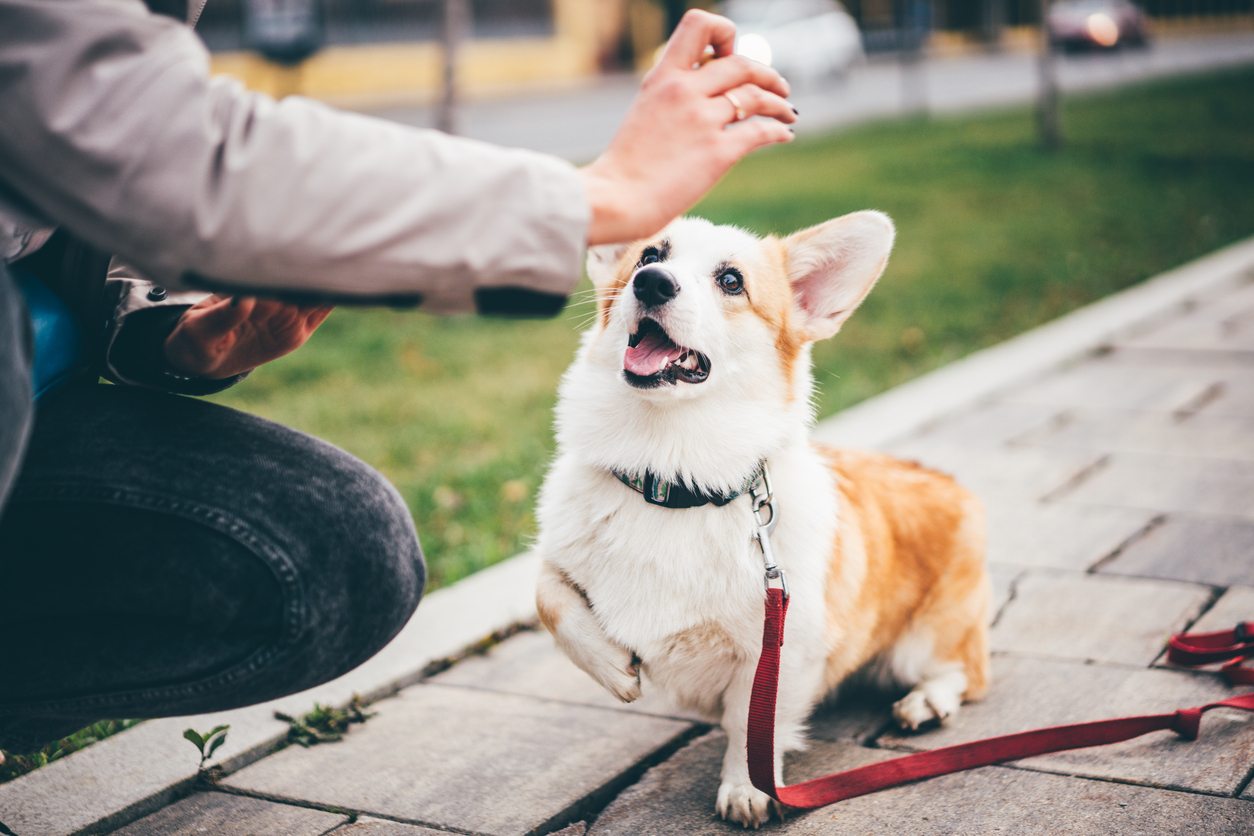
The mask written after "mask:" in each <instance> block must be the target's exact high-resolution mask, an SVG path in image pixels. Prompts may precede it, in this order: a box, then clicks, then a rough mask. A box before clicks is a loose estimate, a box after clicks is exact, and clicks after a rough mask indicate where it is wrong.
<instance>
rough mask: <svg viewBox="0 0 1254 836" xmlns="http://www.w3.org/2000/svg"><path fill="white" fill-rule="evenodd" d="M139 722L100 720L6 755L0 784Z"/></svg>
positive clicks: (0, 770)
mask: <svg viewBox="0 0 1254 836" xmlns="http://www.w3.org/2000/svg"><path fill="white" fill-rule="evenodd" d="M140 722H142V721H141V720H102V721H100V722H99V723H93V724H92V725H90V726H88V727H87V728H85V729H82V730H81V731H76V732H74V734H72V735H70V736H69V737H67V738H64V739H62V740H58V741H57V742H56V743H49V744H48V745H47V746H45V747H43V748H42V749H39V750H37V751H35V752H29V753H27V754H23V755H7V756H6V757H5V761H4V763H2V764H0V784H3V783H4V782H6V781H12V780H13V779H14V778H17V777H20V776H22V775H25V774H26V773H27V772H33V771H34V770H36V769H39V768H40V767H44V766H47V765H48V764H50V763H52V762H53V761H59V760H61V758H64V757H65V756H66V755H71V754H73V753H74V752H77V751H78V750H79V749H85V748H87V747H88V746H90V745H91V744H93V743H95V742H96V741H98V740H103V739H105V738H106V737H110V736H112V735H115V734H117V733H118V732H120V731H123V730H124V729H129V728H130V727H131V726H134V725H136V724H138V723H140Z"/></svg>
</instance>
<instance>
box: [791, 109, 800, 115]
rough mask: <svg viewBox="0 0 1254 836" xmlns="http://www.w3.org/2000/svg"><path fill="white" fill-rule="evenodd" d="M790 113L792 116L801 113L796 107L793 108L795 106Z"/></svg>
mask: <svg viewBox="0 0 1254 836" xmlns="http://www.w3.org/2000/svg"><path fill="white" fill-rule="evenodd" d="M792 113H793V116H800V115H801V114H800V113H799V112H798V111H797V108H795V107H794V108H793V109H792Z"/></svg>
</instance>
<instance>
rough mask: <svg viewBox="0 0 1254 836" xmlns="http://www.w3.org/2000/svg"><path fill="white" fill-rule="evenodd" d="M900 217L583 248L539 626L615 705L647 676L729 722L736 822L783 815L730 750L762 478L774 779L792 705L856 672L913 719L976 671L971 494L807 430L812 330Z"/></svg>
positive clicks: (730, 800)
mask: <svg viewBox="0 0 1254 836" xmlns="http://www.w3.org/2000/svg"><path fill="white" fill-rule="evenodd" d="M894 234H895V231H894V228H893V225H892V222H891V221H890V220H889V219H888V217H887V216H885V215H883V214H881V213H879V212H857V213H854V214H851V215H846V216H844V217H841V218H836V219H834V220H831V221H828V222H826V223H823V224H820V225H818V226H815V227H812V228H810V229H806V230H803V231H801V232H798V233H796V234H794V235H792V236H789V237H787V238H783V239H778V238H775V237H768V238H765V239H760V238H757V237H756V236H753V235H751V234H750V233H748V232H745V231H743V230H741V229H737V228H734V227H730V226H715V225H714V224H711V223H709V222H708V221H704V220H701V219H697V218H680V219H678V220H676V221H674V222H672V223H671V224H670V225H669V226H668V227H667V228H666V229H665V230H663V231H662V232H661V233H659V234H658V235H657V236H655V237H654V238H651V239H649V240H645V241H640V242H637V243H633V244H630V245H622V246H619V245H614V246H608V247H597V248H593V249H592V250H590V252H589V254H588V274H589V276H590V277H591V279H592V281H593V283H594V285H595V287H596V293H597V300H598V302H597V312H596V320H595V323H594V325H593V326H592V327H591V328H590V329H589V330H588V331H587V332H586V333H585V334H584V337H583V341H582V344H581V347H580V349H579V352H578V355H577V357H576V359H575V361H574V364H573V365H572V366H571V367H570V369H569V370H568V371H567V373H566V375H565V377H564V378H563V380H562V384H561V389H560V398H559V403H558V407H557V413H556V425H557V442H558V451H557V456H556V458H555V460H554V463H553V465H552V466H551V469H550V471H549V473H548V476H547V477H546V480H545V483H544V487H543V489H542V492H541V496H540V502H539V506H538V512H537V513H538V522H539V533H538V535H537V543H536V545H537V551H538V552H539V553H540V555H541V557H542V568H541V574H540V579H539V584H538V589H537V597H536V601H537V606H538V611H539V616H540V620H541V621H542V622H543V623H544V625H545V626H546V627H547V628H548V630H549V631H550V632H551V633H552V634H553V636H554V637H555V638H556V641H557V644H558V646H559V647H560V648H561V649H562V651H563V652H564V653H565V654H566V655H567V656H569V657H570V658H571V659H572V660H573V661H574V662H575V664H576V665H578V666H579V667H580V668H582V669H583V670H584V671H586V672H587V673H588V674H589V675H591V676H592V678H593V679H595V680H596V681H597V682H599V683H600V684H601V685H603V686H604V687H605V688H606V689H608V690H609V691H610V692H611V693H613V694H614V695H615V696H616V697H618V698H619V699H620V700H623V701H624V702H631V701H632V700H634V699H636V698H637V697H639V696H640V693H641V676H642V675H643V676H644V677H645V678H646V679H647V681H648V682H649V683H650V686H651V687H657V688H660V689H662V690H663V691H665V692H666V693H667V694H668V695H669V696H670V697H671V699H673V700H674V701H675V702H676V703H677V704H678V705H680V706H682V707H684V708H687V709H690V710H695V711H697V712H699V713H701V714H703V715H705V716H707V717H709V718H710V719H711V720H712V721H716V722H719V723H721V725H722V726H723V728H724V729H725V730H726V732H727V738H728V740H727V754H726V757H725V758H724V761H723V767H722V783H721V786H720V787H719V791H718V798H717V801H716V805H715V808H716V810H717V812H718V813H719V815H721V816H722V817H723V818H725V819H729V820H732V821H735V822H739V823H740V824H742V825H744V826H746V827H757V826H759V825H760V824H762V823H764V822H765V821H767V820H768V819H769V817H770V815H771V811H772V809H775V811H776V813H777V814H780V815H781V816H782V810H779V809H778V808H777V807H775V805H774V804H773V801H772V799H771V798H770V797H769V796H767V795H766V794H765V793H762V792H760V791H759V790H757V789H756V788H754V786H753V785H752V783H751V782H750V780H749V770H748V764H747V761H746V748H745V747H746V729H747V724H748V714H749V700H750V692H751V689H752V684H753V678H754V672H755V669H756V667H757V663H758V658H759V655H760V653H761V642H762V624H763V611H764V599H765V583H766V578H765V576H764V555H763V552H764V549H763V548H762V547H761V546H760V545H759V543H758V541H757V540H756V539H755V537H754V534H755V532H756V530H757V526H756V524H755V516H754V505H753V504H752V498H751V495H754V496H760V495H761V490H762V485H763V482H764V480H763V473H764V472H769V481H770V485H771V487H772V488H773V498H772V501H771V509H770V516H771V519H770V521H769V523H770V526H769V528H770V530H771V533H770V537H769V539H770V548H771V551H773V553H774V556H775V559H776V560H777V561H778V565H779V567H780V569H782V570H783V573H784V576H785V580H786V582H787V588H788V590H789V592H790V594H791V599H790V605H789V609H788V621H787V624H786V633H785V640H784V644H783V647H782V648H781V660H780V679H779V682H780V686H779V695H778V699H777V706H776V717H775V758H776V760H775V773H776V782H777V784H780V785H782V784H783V780H782V779H783V776H782V754H783V753H784V752H785V751H788V750H790V749H794V750H795V749H799V748H801V747H802V746H803V745H804V733H805V723H806V720H807V717H808V715H809V714H810V713H811V711H812V710H813V709H814V708H815V706H817V705H818V704H819V703H820V702H822V701H823V700H824V699H825V697H827V696H828V695H829V694H831V693H832V692H833V691H834V690H835V689H836V688H837V686H839V685H840V683H841V682H842V681H844V680H845V679H847V678H848V677H850V676H851V675H853V674H855V673H860V674H862V675H868V676H870V677H872V678H873V679H874V680H875V681H877V682H881V683H883V684H885V685H886V686H889V687H896V688H899V689H900V690H902V691H906V693H905V696H904V697H902V698H901V699H900V700H899V701H897V702H896V703H895V704H894V706H893V715H894V717H895V719H896V721H897V722H898V723H899V724H900V725H902V726H903V727H906V728H910V729H917V728H919V727H920V726H923V725H925V724H928V723H933V722H937V721H942V720H945V719H946V718H947V717H950V716H952V715H953V714H954V712H955V711H957V710H958V706H959V705H960V704H961V703H962V702H963V701H964V700H973V699H978V698H979V697H980V696H982V695H983V693H984V691H985V689H986V686H987V676H988V649H987V627H986V623H987V622H986V611H987V608H988V606H989V583H988V577H987V574H986V571H985V565H984V521H983V510H982V506H981V504H980V502H979V500H978V499H977V498H976V497H975V496H974V495H972V494H971V493H969V492H967V491H966V490H965V489H963V488H962V487H960V486H959V485H957V484H956V483H955V482H954V481H953V480H952V479H950V478H949V477H947V476H944V475H942V474H939V473H936V472H933V471H930V470H927V469H925V468H923V467H920V466H919V465H917V464H913V463H906V462H901V461H898V460H895V459H892V458H890V457H888V456H885V455H880V454H876V453H860V452H850V451H843V450H835V449H829V448H825V447H822V446H818V445H815V444H812V443H811V442H810V440H809V439H808V437H807V435H808V431H809V429H810V427H811V426H812V424H813V422H814V410H813V404H812V391H813V380H812V374H811V369H810V346H811V344H812V343H813V342H814V341H815V340H820V339H824V338H827V337H830V336H832V335H833V334H835V333H836V332H837V331H838V330H839V328H840V326H841V324H842V323H843V322H844V321H845V319H846V318H848V316H849V315H850V314H851V313H852V312H853V310H854V308H856V307H857V306H858V305H859V304H860V303H861V302H862V300H863V299H864V298H865V297H866V295H867V293H868V292H869V291H870V290H871V287H872V285H874V284H875V282H876V280H877V279H878V278H879V276H880V274H881V273H882V272H883V270H884V266H885V264H886V263H887V260H888V255H889V251H890V250H891V248H892V242H893V237H894ZM751 488H752V490H751ZM760 516H761V515H760V514H759V517H760Z"/></svg>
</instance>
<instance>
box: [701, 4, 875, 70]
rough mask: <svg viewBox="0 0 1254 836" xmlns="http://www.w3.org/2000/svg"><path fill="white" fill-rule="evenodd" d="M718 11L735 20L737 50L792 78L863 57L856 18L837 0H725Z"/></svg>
mask: <svg viewBox="0 0 1254 836" xmlns="http://www.w3.org/2000/svg"><path fill="white" fill-rule="evenodd" d="M719 11H720V12H721V13H722V14H723V15H724V16H726V17H729V18H731V20H732V21H733V22H735V24H736V52H738V53H740V54H741V55H744V56H745V57H747V58H752V59H753V60H755V61H760V62H761V63H763V64H766V65H767V66H770V67H774V68H775V69H776V70H777V71H778V72H779V74H780V75H782V76H784V77H785V78H787V79H788V80H789V81H791V82H794V83H796V82H802V83H805V82H810V81H816V80H818V79H821V78H823V77H825V76H831V75H840V74H843V73H844V72H845V71H846V70H848V69H849V67H850V65H852V64H854V63H856V62H859V61H862V60H865V58H866V55H865V53H864V52H863V51H862V35H861V34H860V33H859V32H858V24H857V23H855V22H854V20H853V18H852V17H850V16H849V13H848V12H846V11H845V7H844V6H842V5H841V4H840V3H838V2H836V0H728V2H726V3H724V4H723V5H722V6H721V7H720V8H719Z"/></svg>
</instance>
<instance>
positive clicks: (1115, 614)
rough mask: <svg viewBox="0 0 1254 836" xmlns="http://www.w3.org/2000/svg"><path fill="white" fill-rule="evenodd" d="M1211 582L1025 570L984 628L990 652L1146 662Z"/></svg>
mask: <svg viewBox="0 0 1254 836" xmlns="http://www.w3.org/2000/svg"><path fill="white" fill-rule="evenodd" d="M1213 598H1214V594H1213V592H1212V590H1211V589H1210V588H1209V587H1203V586H1198V585H1195V584H1182V583H1175V582H1171V581H1158V580H1144V579H1139V578H1138V579H1132V578H1108V577H1101V576H1094V575H1082V574H1075V573H1069V572H1068V573H1055V572H1040V571H1035V572H1028V573H1026V574H1025V575H1023V576H1022V577H1021V578H1019V580H1018V581H1017V582H1016V583H1015V591H1014V600H1013V601H1011V603H1010V605H1009V606H1007V607H1006V608H1005V610H1004V611H1003V612H1002V614H1001V618H999V619H998V621H997V624H996V626H994V627H993V629H992V630H991V631H990V633H989V646H990V648H991V649H992V650H993V652H1001V653H1014V654H1024V655H1031V656H1042V657H1050V658H1055V659H1071V660H1075V661H1079V662H1087V661H1093V662H1106V663H1110V664H1118V665H1132V666H1138V667H1144V666H1147V665H1150V664H1151V663H1153V661H1154V660H1155V659H1156V658H1158V655H1159V654H1160V653H1161V652H1162V649H1163V647H1164V645H1165V644H1166V643H1167V639H1168V638H1169V637H1170V636H1171V635H1172V634H1173V633H1178V632H1180V631H1181V630H1183V629H1184V628H1185V627H1187V626H1188V625H1189V624H1191V623H1193V621H1194V620H1195V619H1196V618H1197V617H1198V616H1199V615H1200V614H1201V613H1202V611H1203V610H1204V609H1205V608H1206V607H1207V606H1208V605H1209V604H1210V602H1211V600H1212V599H1213Z"/></svg>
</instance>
